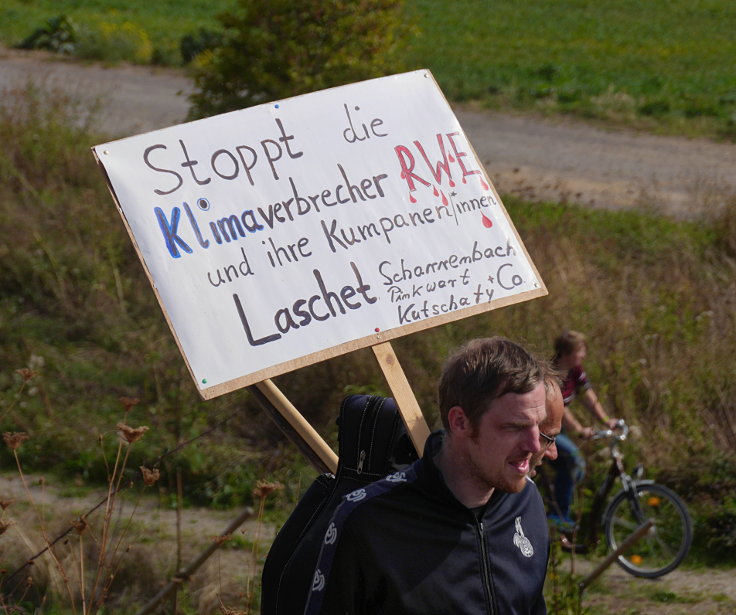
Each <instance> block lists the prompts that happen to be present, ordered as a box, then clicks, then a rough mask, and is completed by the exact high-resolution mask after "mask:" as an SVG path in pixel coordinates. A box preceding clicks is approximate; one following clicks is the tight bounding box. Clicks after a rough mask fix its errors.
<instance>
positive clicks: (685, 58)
mask: <svg viewBox="0 0 736 615" xmlns="http://www.w3.org/2000/svg"><path fill="white" fill-rule="evenodd" d="M411 5H412V6H413V7H414V12H413V13H412V14H413V15H415V16H416V17H415V19H416V21H417V23H418V24H419V26H420V28H421V30H422V33H423V35H422V36H420V37H418V38H417V39H416V40H415V41H413V42H412V44H411V45H410V49H409V51H408V56H409V57H410V59H411V61H412V63H414V64H417V65H427V66H428V67H429V68H431V69H432V71H433V72H434V73H435V75H436V77H437V78H438V81H439V82H440V83H441V85H442V86H443V88H444V90H445V92H446V94H447V95H448V96H449V98H451V99H454V100H481V101H483V102H484V103H485V104H487V105H489V106H493V107H501V108H505V107H508V106H511V107H517V108H522V109H535V110H537V111H540V112H550V111H551V112H573V113H576V114H582V115H585V116H589V117H595V118H602V119H606V120H609V121H610V120H613V121H624V122H630V123H636V124H640V125H643V126H649V127H653V126H659V127H660V128H662V129H667V130H670V131H673V132H685V133H687V132H689V131H695V132H699V131H706V132H710V133H711V134H716V133H718V132H719V131H720V132H721V133H722V134H727V133H729V132H730V134H731V136H733V129H734V123H736V74H734V72H733V58H734V57H736V37H734V36H733V31H734V29H736V5H734V4H733V3H732V2H728V1H727V0H725V1H719V0H700V1H698V0H695V1H689V0H653V1H650V2H643V3H642V2H635V1H634V0H616V1H613V0H601V1H599V2H589V1H587V0H562V1H555V0H539V1H536V2H521V3H520V2H514V1H513V0H496V1H494V2H485V1H483V0H458V1H455V2H444V1H438V0H414V1H413V2H411Z"/></svg>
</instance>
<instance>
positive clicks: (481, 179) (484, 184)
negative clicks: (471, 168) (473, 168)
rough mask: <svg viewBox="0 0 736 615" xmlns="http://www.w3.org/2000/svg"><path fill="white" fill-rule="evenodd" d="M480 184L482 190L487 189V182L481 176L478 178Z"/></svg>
mask: <svg viewBox="0 0 736 615" xmlns="http://www.w3.org/2000/svg"><path fill="white" fill-rule="evenodd" d="M480 185H481V186H483V190H488V189H489V188H488V184H487V183H486V182H485V181H484V180H483V178H482V177H481V178H480Z"/></svg>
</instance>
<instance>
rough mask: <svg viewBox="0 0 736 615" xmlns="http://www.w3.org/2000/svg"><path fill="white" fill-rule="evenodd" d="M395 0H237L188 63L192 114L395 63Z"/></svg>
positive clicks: (400, 30)
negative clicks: (217, 39)
mask: <svg viewBox="0 0 736 615" xmlns="http://www.w3.org/2000/svg"><path fill="white" fill-rule="evenodd" d="M404 17H405V14H404V6H403V0H237V2H236V4H235V7H234V9H233V10H232V11H228V12H225V13H223V14H222V15H220V16H219V17H218V19H219V20H220V22H221V23H222V25H223V27H224V30H225V32H224V37H223V42H222V45H221V46H219V47H217V48H216V49H214V50H212V51H209V52H205V53H204V54H202V56H201V57H200V58H199V61H198V62H197V65H196V68H195V85H196V88H197V90H196V91H195V93H194V94H192V95H191V97H190V100H191V102H192V103H193V107H192V110H191V115H192V117H205V116H209V115H213V114H216V113H223V112H225V111H232V110H234V109H241V108H243V107H248V106H252V105H255V104H258V103H262V102H267V101H270V100H277V99H280V98H286V97H288V96H295V95H297V94H304V93H306V92H312V91H315V90H320V89H324V88H328V87H333V86H337V85H344V84H346V83H351V82H354V81H360V80H363V79H369V78H372V77H379V76H383V75H386V74H391V73H395V72H398V71H399V70H401V67H400V66H398V65H397V57H398V54H397V53H396V51H397V48H398V46H399V44H400V42H401V40H402V38H403V37H404V36H405V35H406V34H407V33H408V32H409V27H408V26H406V25H405V20H404Z"/></svg>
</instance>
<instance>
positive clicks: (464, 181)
mask: <svg viewBox="0 0 736 615" xmlns="http://www.w3.org/2000/svg"><path fill="white" fill-rule="evenodd" d="M463 183H464V184H467V183H468V180H467V179H466V178H465V177H464V176H463Z"/></svg>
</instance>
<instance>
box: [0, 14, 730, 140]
mask: <svg viewBox="0 0 736 615" xmlns="http://www.w3.org/2000/svg"><path fill="white" fill-rule="evenodd" d="M230 4H231V3H230V2H227V1H224V0H214V1H212V2H204V1H202V0H197V1H193V2H189V3H177V2H172V1H170V0H163V1H161V2H144V1H142V0H131V1H129V2H124V3H122V2H112V1H102V0H96V1H91V2H85V3H78V2H73V1H71V0H59V1H53V0H39V1H37V2H33V3H28V2H24V1H23V0H5V1H4V3H3V9H2V10H1V11H0V40H2V41H4V42H5V43H6V44H16V43H17V42H19V41H20V40H22V39H23V38H24V37H25V36H27V35H28V34H30V33H31V32H32V31H33V30H34V29H35V28H37V27H39V26H41V25H43V23H44V22H45V21H46V20H47V19H49V18H51V17H54V16H57V15H60V14H66V15H67V16H68V17H70V18H71V19H72V20H73V21H74V22H75V23H79V24H99V23H109V24H117V26H118V27H119V26H121V24H123V23H125V22H129V23H131V24H133V25H134V26H135V27H136V28H137V29H139V31H142V32H143V33H145V35H146V36H147V37H148V39H150V43H151V48H152V49H153V54H149V55H150V57H153V58H155V59H157V60H158V61H160V62H164V63H177V62H180V61H181V56H180V55H179V42H180V40H181V38H182V37H183V36H186V35H192V34H195V33H196V32H197V31H198V30H199V29H200V28H205V29H208V30H217V29H218V27H219V22H218V21H217V20H216V15H217V14H218V13H219V12H220V11H221V10H223V9H225V8H227V7H228V6H229V5H230ZM407 15H408V19H409V20H410V21H411V22H413V23H414V24H416V26H417V34H416V35H415V36H413V37H412V38H411V40H409V41H407V48H406V64H407V66H408V67H412V68H413V67H428V68H430V69H431V70H432V71H433V72H434V74H435V76H436V77H437V79H438V81H439V83H440V84H441V86H442V88H443V90H444V91H445V93H446V94H447V95H448V97H449V98H451V99H453V100H464V101H467V100H475V101H480V102H481V103H482V104H485V105H488V106H490V107H495V108H500V109H509V108H512V109H524V110H534V111H536V112H540V113H572V114H576V115H579V116H583V117H587V118H594V119H600V120H605V121H607V122H614V123H619V124H627V125H634V126H638V127H642V128H646V129H649V130H653V131H660V132H668V133H677V134H684V135H707V136H711V137H720V138H726V139H734V138H736V73H734V71H733V59H734V58H735V57H736V37H734V36H733V32H734V31H736V5H734V3H732V2H728V1H727V0H695V1H687V0H652V1H650V2H644V3H641V2H635V1H634V0H621V1H613V0H602V1H600V2H589V1H587V0H562V1H556V2H555V1H552V0H540V1H537V2H527V3H518V2H513V1H512V0H497V1H494V2H487V1H484V0H457V1H452V2H451V1H449V0H408V2H407ZM94 51H95V50H94V49H93V50H91V53H94Z"/></svg>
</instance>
